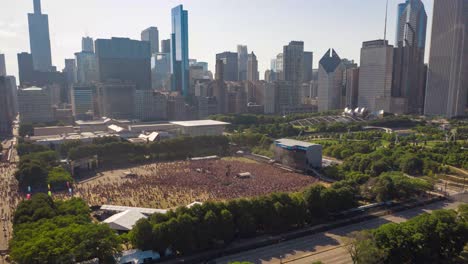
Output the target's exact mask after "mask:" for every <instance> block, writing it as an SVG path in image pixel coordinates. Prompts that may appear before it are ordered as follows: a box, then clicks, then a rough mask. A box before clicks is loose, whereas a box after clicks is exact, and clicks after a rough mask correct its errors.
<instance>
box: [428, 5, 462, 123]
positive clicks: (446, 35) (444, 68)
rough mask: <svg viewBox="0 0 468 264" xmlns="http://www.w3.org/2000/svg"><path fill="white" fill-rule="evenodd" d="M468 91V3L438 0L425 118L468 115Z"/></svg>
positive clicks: (433, 23)
mask: <svg viewBox="0 0 468 264" xmlns="http://www.w3.org/2000/svg"><path fill="white" fill-rule="evenodd" d="M467 89H468V0H451V1H446V0H434V16H433V22H432V37H431V52H430V57H429V69H428V73H427V87H426V102H425V108H424V114H425V115H442V116H445V117H449V118H450V117H455V116H462V115H465V114H466V112H465V108H466V105H467Z"/></svg>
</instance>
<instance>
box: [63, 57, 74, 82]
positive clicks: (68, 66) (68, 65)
mask: <svg viewBox="0 0 468 264" xmlns="http://www.w3.org/2000/svg"><path fill="white" fill-rule="evenodd" d="M63 72H64V73H65V78H66V80H67V83H68V84H74V83H76V61H75V59H65V68H64V69H63Z"/></svg>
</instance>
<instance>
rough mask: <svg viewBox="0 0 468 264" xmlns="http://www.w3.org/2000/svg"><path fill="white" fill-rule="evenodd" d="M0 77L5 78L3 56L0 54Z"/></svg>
mask: <svg viewBox="0 0 468 264" xmlns="http://www.w3.org/2000/svg"><path fill="white" fill-rule="evenodd" d="M0 76H6V64H5V54H0Z"/></svg>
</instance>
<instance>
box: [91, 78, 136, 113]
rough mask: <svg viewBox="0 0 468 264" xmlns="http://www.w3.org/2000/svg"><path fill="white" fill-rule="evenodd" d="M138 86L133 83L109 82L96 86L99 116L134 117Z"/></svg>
mask: <svg viewBox="0 0 468 264" xmlns="http://www.w3.org/2000/svg"><path fill="white" fill-rule="evenodd" d="M135 90H136V86H135V84H133V83H123V82H107V83H99V84H97V87H96V94H97V105H98V109H99V116H101V117H108V118H115V119H132V118H133V117H134V109H135V106H134V102H135V101H134V100H135Z"/></svg>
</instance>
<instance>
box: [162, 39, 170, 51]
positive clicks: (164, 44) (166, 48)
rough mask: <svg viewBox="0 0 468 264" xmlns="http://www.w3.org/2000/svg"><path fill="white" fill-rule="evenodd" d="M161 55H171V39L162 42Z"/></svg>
mask: <svg viewBox="0 0 468 264" xmlns="http://www.w3.org/2000/svg"><path fill="white" fill-rule="evenodd" d="M161 53H171V40H170V39H163V40H161Z"/></svg>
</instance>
